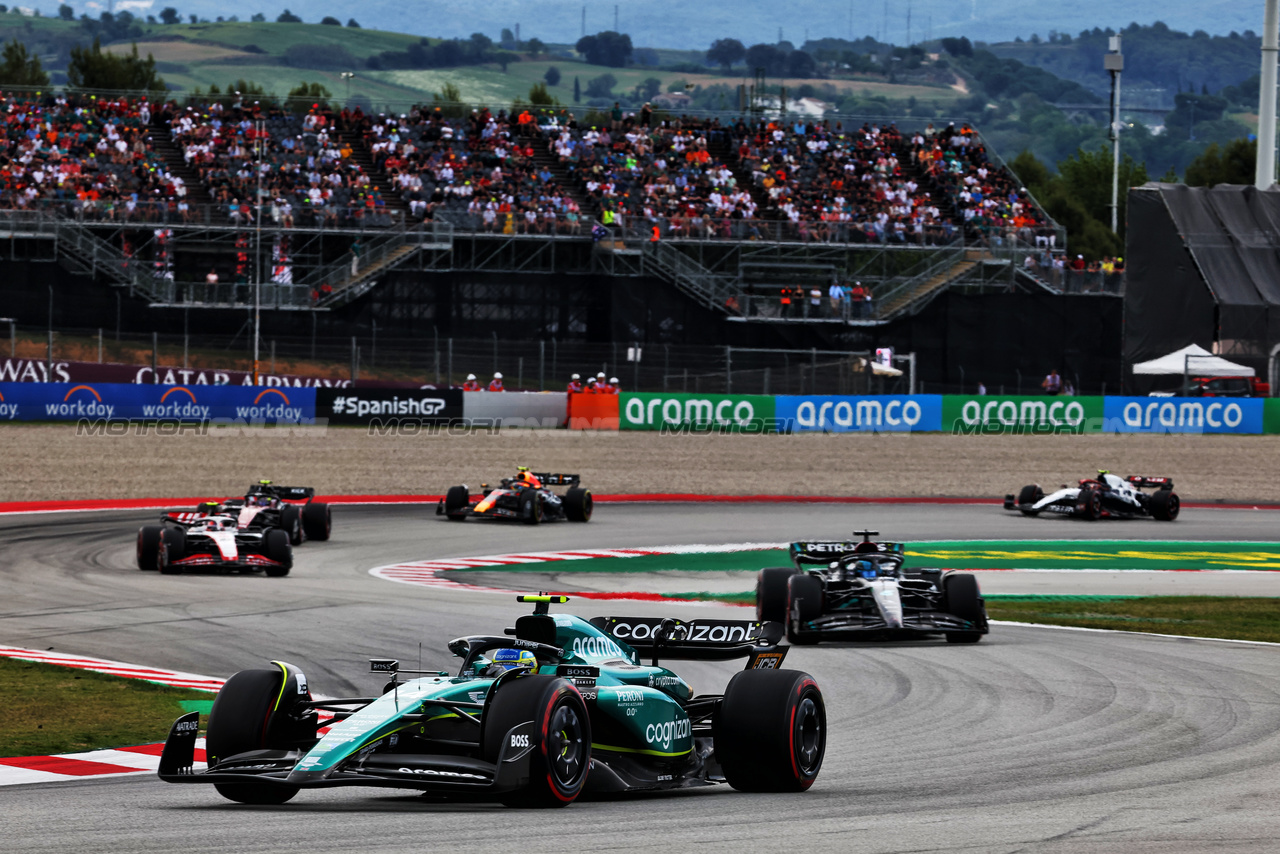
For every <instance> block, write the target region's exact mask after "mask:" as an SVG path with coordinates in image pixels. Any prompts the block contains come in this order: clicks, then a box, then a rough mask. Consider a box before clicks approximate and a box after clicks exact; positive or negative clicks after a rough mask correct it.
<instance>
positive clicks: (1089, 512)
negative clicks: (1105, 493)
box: [1076, 486, 1102, 521]
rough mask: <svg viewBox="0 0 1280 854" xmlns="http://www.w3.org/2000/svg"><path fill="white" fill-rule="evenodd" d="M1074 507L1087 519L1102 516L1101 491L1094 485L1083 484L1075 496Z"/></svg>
mask: <svg viewBox="0 0 1280 854" xmlns="http://www.w3.org/2000/svg"><path fill="white" fill-rule="evenodd" d="M1076 509H1077V511H1078V512H1079V514H1080V515H1081V516H1083V517H1084V518H1086V519H1089V520H1091V521H1092V520H1095V519H1101V518H1102V492H1101V491H1100V490H1099V489H1098V487H1096V486H1085V487H1082V488H1081V489H1080V494H1079V495H1078V496H1077V497H1076Z"/></svg>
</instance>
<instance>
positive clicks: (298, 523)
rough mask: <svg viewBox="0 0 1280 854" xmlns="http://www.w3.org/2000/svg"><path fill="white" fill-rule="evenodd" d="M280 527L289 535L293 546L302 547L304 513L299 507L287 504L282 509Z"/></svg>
mask: <svg viewBox="0 0 1280 854" xmlns="http://www.w3.org/2000/svg"><path fill="white" fill-rule="evenodd" d="M280 527H282V528H284V530H285V531H286V532H287V533H288V534H289V543H290V544H291V545H295V546H300V545H302V512H301V511H300V510H298V507H297V505H294V504H285V505H284V506H283V507H281V508H280Z"/></svg>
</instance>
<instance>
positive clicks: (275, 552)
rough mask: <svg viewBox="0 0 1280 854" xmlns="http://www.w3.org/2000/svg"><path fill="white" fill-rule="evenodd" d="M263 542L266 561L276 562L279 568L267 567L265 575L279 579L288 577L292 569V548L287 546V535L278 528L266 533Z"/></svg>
mask: <svg viewBox="0 0 1280 854" xmlns="http://www.w3.org/2000/svg"><path fill="white" fill-rule="evenodd" d="M262 540H263V553H264V554H265V555H266V556H267V558H268V559H270V560H274V561H278V562H279V564H280V565H279V566H268V567H267V568H266V572H267V575H269V576H271V577H272V578H280V577H281V576H284V575H288V574H289V570H291V569H293V546H291V545H290V544H289V535H288V534H287V533H285V532H284V531H282V530H280V529H279V528H272V529H271V530H269V531H267V533H266V535H265V536H264V537H263V538H262Z"/></svg>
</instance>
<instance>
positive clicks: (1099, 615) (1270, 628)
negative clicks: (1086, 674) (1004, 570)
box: [987, 596, 1280, 643]
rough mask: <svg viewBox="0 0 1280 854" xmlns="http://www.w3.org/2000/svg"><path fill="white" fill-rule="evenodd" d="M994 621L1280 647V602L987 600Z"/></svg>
mask: <svg viewBox="0 0 1280 854" xmlns="http://www.w3.org/2000/svg"><path fill="white" fill-rule="evenodd" d="M987 614H988V616H990V617H991V619H993V620H1012V621H1017V622H1023V623H1044V624H1047V625H1051V626H1081V627H1083V628H1088V629H1120V630H1122V631H1126V632H1157V633H1159V634H1168V635H1191V636H1193V637H1201V638H1230V639H1232V640H1253V641H1267V642H1270V643H1280V598H1271V597H1268V598H1245V597H1236V596H1142V597H1134V598H1128V599H1085V600H1081V599H1070V598H1060V597H1030V596H1020V597H1014V598H1010V599H998V598H994V597H990V596H988V597H987Z"/></svg>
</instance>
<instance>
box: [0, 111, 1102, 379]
mask: <svg viewBox="0 0 1280 854" xmlns="http://www.w3.org/2000/svg"><path fill="white" fill-rule="evenodd" d="M0 106H3V107H4V110H5V114H6V116H7V121H6V141H7V145H8V151H9V155H10V157H9V160H10V166H9V168H8V169H7V170H6V172H5V184H4V187H3V189H2V191H0V221H2V222H4V223H5V226H4V233H5V235H6V236H7V237H8V238H9V240H10V250H11V251H10V258H11V259H13V260H14V261H19V260H21V261H34V260H38V259H45V260H57V261H58V262H60V263H61V265H62V266H63V267H65V268H67V269H68V270H70V271H71V272H72V273H75V274H78V275H82V276H88V277H91V278H92V279H93V280H94V281H96V282H98V283H99V285H102V284H106V285H110V286H114V287H115V288H117V289H119V291H120V292H123V293H126V294H128V295H129V297H130V305H131V306H136V308H137V309H142V308H143V307H146V310H143V311H141V313H140V314H141V315H146V314H147V311H148V310H149V311H151V313H152V315H155V314H156V313H157V312H160V313H163V312H166V311H167V312H169V313H170V315H171V314H172V312H173V310H181V311H183V312H184V313H188V312H190V311H192V310H199V311H203V312H206V313H218V312H221V313H224V314H227V316H229V317H233V316H235V313H236V312H237V311H238V310H239V311H242V310H243V309H244V308H245V307H247V306H248V305H249V304H250V303H251V302H252V300H253V296H254V294H255V292H256V293H258V294H259V295H260V298H261V300H262V303H263V304H264V305H265V306H266V307H268V308H269V309H272V310H281V311H287V312H288V313H290V314H296V315H298V316H305V315H308V314H311V315H313V317H312V318H311V321H310V323H311V324H312V325H315V324H317V323H319V322H320V321H321V320H323V322H324V323H325V324H326V325H328V326H331V327H334V328H339V327H347V328H349V327H351V326H353V325H354V326H360V325H361V324H364V323H366V322H372V320H373V318H372V317H371V314H377V313H382V317H381V319H380V320H379V323H382V324H388V325H396V324H399V325H401V326H402V328H404V329H406V330H409V329H413V328H419V329H421V328H424V327H430V328H433V329H434V330H436V331H437V332H438V331H439V330H440V329H441V328H442V327H443V328H450V327H460V326H467V325H471V326H472V327H474V328H480V327H483V326H485V323H486V319H489V320H492V321H493V323H499V324H501V323H510V324H511V327H510V328H511V329H512V330H519V331H518V332H517V333H506V334H519V335H521V336H522V337H529V338H540V337H553V336H558V337H564V338H573V337H586V338H589V339H594V340H614V339H616V338H619V337H621V338H623V339H626V338H639V337H642V336H648V335H650V334H660V335H672V334H677V333H676V332H673V331H672V330H685V331H684V332H681V333H678V334H684V335H686V336H688V335H690V334H691V330H692V329H693V328H696V329H697V334H698V335H699V336H701V337H704V338H705V337H706V336H710V337H711V338H713V339H715V340H724V341H729V340H732V341H734V342H737V343H760V344H766V345H770V346H774V345H785V346H801V347H813V346H819V347H823V348H829V347H832V348H838V347H849V346H855V345H856V346H859V347H866V346H869V345H871V344H874V343H875V342H876V341H880V340H888V339H891V338H894V337H898V338H909V337H911V334H910V330H911V329H912V328H913V324H914V325H916V326H918V325H919V324H918V323H916V320H915V318H917V316H918V315H920V314H921V313H922V312H925V311H926V310H928V309H929V306H930V305H931V304H933V303H934V302H935V301H936V300H939V299H940V298H942V297H944V296H946V297H947V298H948V299H950V298H952V297H954V298H957V299H963V298H975V299H981V298H982V296H983V295H984V294H985V295H988V296H992V295H995V294H1001V295H1003V294H1010V293H1012V294H1015V295H1022V296H1024V297H1027V298H1032V297H1035V296H1036V295H1040V296H1043V297H1048V298H1050V299H1049V302H1048V303H1045V305H1056V304H1057V303H1055V299H1056V298H1061V297H1063V296H1064V295H1065V293H1066V292H1068V291H1070V290H1071V288H1070V286H1069V284H1070V283H1069V282H1068V281H1066V280H1064V278H1063V277H1062V276H1061V275H1060V273H1059V272H1058V271H1057V270H1055V269H1054V263H1053V262H1054V259H1055V258H1056V257H1059V256H1061V255H1062V253H1063V252H1064V251H1065V248H1066V247H1065V239H1064V234H1063V231H1062V229H1061V228H1060V227H1058V226H1057V224H1056V223H1054V222H1053V221H1052V219H1051V218H1049V217H1048V216H1047V215H1046V214H1045V213H1044V211H1043V210H1042V209H1041V208H1039V206H1038V205H1037V204H1036V202H1035V200H1034V199H1033V198H1032V197H1031V196H1030V195H1029V194H1028V193H1027V192H1026V191H1025V190H1024V189H1022V188H1021V185H1020V184H1019V182H1018V180H1017V178H1016V176H1014V175H1012V174H1011V173H1010V172H1009V170H1008V168H1007V167H1006V166H1005V165H1004V163H1003V162H1002V161H1001V160H1000V159H999V157H998V156H996V155H995V153H994V152H991V151H990V150H989V148H988V147H987V145H986V143H985V141H984V140H983V138H982V136H981V134H979V133H978V132H977V131H976V129H974V128H973V127H972V126H971V125H968V124H966V123H964V122H951V123H947V124H945V125H942V126H940V127H938V128H935V127H934V126H933V125H932V124H928V123H922V122H920V121H913V120H903V121H902V122H901V123H900V124H901V127H900V125H899V123H895V122H885V121H863V120H857V119H849V118H844V117H840V118H831V119H828V120H823V121H814V120H812V119H805V120H795V119H789V118H787V117H785V116H772V117H770V116H764V115H753V116H734V117H729V116H725V117H717V116H707V117H690V116H667V117H660V116H655V117H654V120H653V122H652V124H651V126H641V125H640V124H639V123H638V121H637V120H636V119H635V118H631V117H629V118H628V119H626V120H625V121H624V122H622V123H618V124H616V125H614V124H613V123H610V124H609V125H608V126H605V125H596V126H592V125H590V124H588V123H587V122H585V121H582V122H580V121H579V119H578V118H577V116H575V114H574V113H572V112H570V111H567V110H555V111H551V110H546V111H539V112H537V113H534V112H531V111H529V110H523V111H520V112H507V111H504V110H497V111H491V110H489V109H486V108H483V107H476V108H474V109H472V108H469V107H468V108H465V109H457V108H448V109H442V108H441V107H439V106H421V105H419V106H413V107H409V108H407V109H405V110H404V112H399V113H393V112H386V113H376V114H375V113H370V114H365V113H363V112H362V111H360V110H359V109H356V110H350V111H349V110H341V111H336V110H334V109H332V108H330V107H329V106H328V105H325V104H305V105H301V106H300V107H299V106H297V105H289V104H280V103H276V102H266V103H258V102H248V101H245V100H241V99H240V98H238V97H237V98H235V99H227V100H223V101H218V100H212V101H196V100H190V101H187V102H179V101H176V100H173V101H169V102H165V103H156V102H150V101H147V100H146V99H140V98H139V99H132V98H106V99H96V98H92V97H87V96H74V95H50V96H41V97H38V98H23V97H21V96H10V97H7V98H5V99H4V100H3V101H0ZM548 276H551V277H564V276H568V277H571V278H573V279H576V280H579V281H587V282H592V283H594V285H592V287H594V288H596V289H603V290H605V291H608V292H609V294H610V297H609V299H607V300H604V301H603V303H601V304H600V305H598V306H596V307H595V308H592V309H590V310H584V312H583V313H581V314H580V316H578V317H576V319H571V318H569V317H567V316H566V315H565V314H564V312H562V311H560V310H559V309H558V308H556V307H555V306H554V305H553V304H552V303H553V302H554V300H552V301H548V299H547V298H546V297H545V296H538V295H537V293H538V292H539V291H545V290H546V282H547V281H548V279H547V277H548ZM215 280H216V281H215ZM259 282H260V283H261V288H258V287H256V286H252V287H251V285H255V284H256V283H259ZM480 283H484V284H483V285H481V284H480ZM833 284H836V285H839V286H840V288H839V291H838V292H837V297H836V298H832V292H831V286H832V285H833ZM570 290H574V291H576V290H577V289H570ZM668 291H670V292H672V296H671V297H669V298H668V297H663V298H662V299H661V300H658V298H657V296H656V295H657V294H658V293H659V292H662V293H666V292H668ZM1111 295H1114V294H1111ZM646 303H649V304H648V305H645V304H646ZM659 303H660V304H661V305H662V306H663V307H664V309H663V310H664V311H667V312H668V313H669V314H668V317H667V320H669V321H670V322H669V323H667V324H665V326H662V325H660V329H661V331H660V332H658V331H655V332H652V333H651V332H650V331H649V323H648V318H650V317H651V315H652V313H653V305H654V304H659ZM677 307H678V309H677ZM134 310H135V309H131V312H132V311H134ZM937 310H945V307H941V308H939V309H937ZM633 312H640V313H641V314H643V316H644V318H645V321H643V322H642V321H641V320H640V319H639V318H638V317H636V316H632V313H633ZM317 313H319V314H321V315H323V317H322V318H317V317H315V316H314V315H315V314H317ZM1062 314H1063V312H1061V311H1057V310H1055V311H1051V312H1050V315H1053V316H1055V317H1057V316H1061V315H1062ZM209 316H212V314H210V315H209ZM677 317H679V318H681V319H680V320H676V319H675V318H677ZM278 322H282V323H296V322H297V321H285V320H280V321H278ZM76 325H78V326H83V325H86V324H84V323H77V324H76ZM489 326H490V327H491V326H492V324H489ZM638 333H640V334H638ZM481 334H484V333H481ZM1117 334H1118V333H1117ZM948 370H949V369H948V368H947V367H946V366H945V365H944V366H943V367H942V371H943V374H942V376H943V377H944V378H947V379H949V374H948V373H947V371H948ZM1090 370H1092V369H1090ZM1099 370H1103V369H1099ZM1104 372H1106V373H1114V372H1113V371H1112V369H1111V367H1110V366H1109V367H1107V368H1105V370H1104ZM990 376H993V377H994V376H996V374H994V373H992V374H990Z"/></svg>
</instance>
